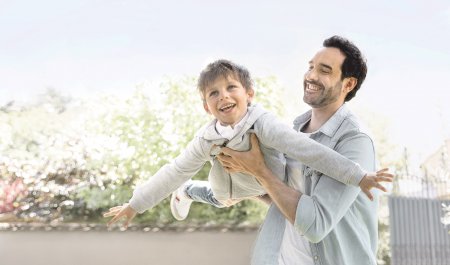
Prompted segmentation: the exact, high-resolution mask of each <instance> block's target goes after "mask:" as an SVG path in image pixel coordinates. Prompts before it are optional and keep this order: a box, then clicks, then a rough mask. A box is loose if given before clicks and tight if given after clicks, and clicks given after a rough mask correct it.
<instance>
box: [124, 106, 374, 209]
mask: <svg viewBox="0 0 450 265" xmlns="http://www.w3.org/2000/svg"><path fill="white" fill-rule="evenodd" d="M248 112H249V115H248V118H247V120H246V121H245V125H244V126H243V127H242V129H241V130H240V131H239V132H238V133H237V134H236V135H235V136H234V137H233V138H232V139H231V140H230V141H228V140H226V139H224V138H223V137H221V136H220V135H219V134H218V133H217V131H216V129H215V124H216V121H217V120H213V121H211V122H210V123H208V124H206V125H205V126H204V127H203V128H202V129H200V130H199V132H198V133H197V135H196V136H195V137H194V139H193V140H192V141H191V142H190V143H189V145H188V146H187V147H186V149H185V150H184V151H182V152H181V154H180V155H179V156H178V157H176V158H175V160H174V161H172V162H171V163H170V164H167V165H165V166H163V167H162V168H161V169H160V170H159V171H158V172H156V174H155V175H153V176H152V177H150V178H149V179H148V181H146V182H145V183H144V184H142V185H140V186H138V187H137V188H136V189H135V191H134V192H133V197H132V198H131V200H130V205H131V207H132V208H133V209H135V210H136V211H138V212H140V213H142V212H144V211H145V210H147V209H150V208H152V207H154V206H155V205H156V204H158V203H159V202H160V201H161V200H163V199H164V198H166V197H167V196H169V195H170V194H171V193H172V192H173V191H175V190H176V189H177V188H178V187H179V186H181V185H182V184H183V183H184V182H186V181H187V180H189V179H190V178H192V177H193V176H194V175H195V174H196V173H197V172H198V171H199V170H200V169H201V168H202V167H203V166H204V164H205V163H206V162H208V161H211V163H212V168H211V171H210V173H209V178H208V180H209V181H210V183H211V188H212V190H213V192H214V196H215V197H216V199H217V200H219V201H222V202H226V201H227V200H230V199H231V200H238V199H243V198H248V197H254V196H259V195H263V194H265V193H266V192H265V191H264V189H263V188H262V187H261V185H260V184H259V183H258V182H257V181H256V179H255V177H253V176H249V175H246V174H243V173H231V174H228V173H227V172H226V171H225V170H224V169H223V167H222V165H221V164H220V163H219V162H218V161H217V160H216V159H215V156H216V155H217V154H218V152H219V148H218V147H217V146H227V147H229V148H231V149H234V150H238V151H247V150H249V149H250V134H251V133H255V134H256V136H257V137H258V139H259V142H260V147H261V151H262V153H263V154H264V158H265V161H266V164H267V166H268V167H269V168H270V169H271V170H272V172H273V173H274V174H275V175H276V176H278V177H279V178H280V179H282V180H284V178H285V157H284V155H286V156H289V157H291V158H293V159H296V160H298V161H300V162H302V163H303V164H305V165H307V166H309V167H311V168H313V169H315V170H317V171H319V172H322V173H323V174H325V175H328V176H330V177H333V178H335V179H336V180H338V181H340V182H343V183H345V184H352V185H356V186H357V185H358V184H359V182H360V181H361V179H362V178H363V177H364V175H365V173H366V172H365V171H363V170H362V169H361V168H360V167H359V166H358V165H357V164H355V163H354V162H352V161H350V160H349V159H347V158H345V157H343V156H341V155H339V154H338V153H336V152H335V151H333V150H332V149H330V148H328V147H325V146H323V145H321V144H319V143H317V142H315V141H314V140H311V139H310V138H309V137H308V136H306V135H304V134H303V133H301V132H298V131H295V130H293V129H292V128H290V127H289V126H288V125H286V124H284V123H282V122H281V121H280V120H279V119H278V118H277V117H276V116H275V115H274V114H272V113H270V112H267V111H266V110H264V109H263V108H262V107H261V106H259V105H253V106H250V107H249V108H248ZM299 177H301V176H299ZM225 204H226V203H225Z"/></svg>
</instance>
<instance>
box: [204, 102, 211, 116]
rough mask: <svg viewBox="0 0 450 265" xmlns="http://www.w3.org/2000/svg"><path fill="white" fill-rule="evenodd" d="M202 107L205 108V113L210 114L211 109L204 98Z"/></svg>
mask: <svg viewBox="0 0 450 265" xmlns="http://www.w3.org/2000/svg"><path fill="white" fill-rule="evenodd" d="M203 108H204V109H205V111H206V113H208V114H211V111H209V108H208V104H206V100H204V99H203Z"/></svg>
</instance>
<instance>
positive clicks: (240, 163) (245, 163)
mask: <svg viewBox="0 0 450 265" xmlns="http://www.w3.org/2000/svg"><path fill="white" fill-rule="evenodd" d="M220 150H221V154H219V155H218V156H217V159H218V160H219V162H220V163H221V164H222V166H223V167H224V168H225V170H226V171H227V172H229V173H231V172H243V173H247V174H249V175H252V176H255V177H256V178H258V179H259V178H260V177H261V176H262V175H263V173H264V171H265V170H267V167H266V164H265V162H264V156H263V154H262V153H261V149H260V148H259V141H258V138H257V137H256V135H255V134H253V133H252V134H251V135H250V150H249V151H247V152H239V151H234V150H232V149H230V148H228V147H222V148H221V149H220Z"/></svg>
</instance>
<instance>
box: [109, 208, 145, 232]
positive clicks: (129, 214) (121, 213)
mask: <svg viewBox="0 0 450 265" xmlns="http://www.w3.org/2000/svg"><path fill="white" fill-rule="evenodd" d="M136 213H137V212H136V211H135V210H134V209H133V208H131V206H130V205H129V204H128V203H125V204H124V205H122V206H116V207H112V208H110V209H109V210H108V212H106V213H104V214H103V217H111V216H114V217H113V219H111V220H110V221H109V222H108V226H111V225H112V224H114V223H116V222H117V221H119V219H120V218H122V217H125V218H126V219H125V222H124V223H123V227H124V228H125V229H126V228H128V225H129V224H130V222H131V220H133V218H134V217H135V216H136Z"/></svg>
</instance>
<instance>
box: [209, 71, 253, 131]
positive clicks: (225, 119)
mask: <svg viewBox="0 0 450 265" xmlns="http://www.w3.org/2000/svg"><path fill="white" fill-rule="evenodd" d="M253 95H254V91H253V89H252V88H248V89H246V88H245V87H243V86H242V84H241V82H239V80H237V79H235V78H234V77H233V76H231V75H229V76H227V77H219V78H217V79H216V80H215V81H214V82H213V83H212V84H211V85H210V86H208V87H207V88H206V89H205V93H204V95H203V97H204V101H203V107H204V108H205V110H206V111H207V112H208V113H210V114H212V115H213V116H214V117H215V118H216V119H217V120H219V121H220V123H221V124H222V125H230V126H234V125H235V124H237V123H238V122H239V121H240V120H241V119H242V118H243V117H244V116H245V114H246V113H247V107H248V104H249V103H250V102H251V101H252V99H253Z"/></svg>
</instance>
